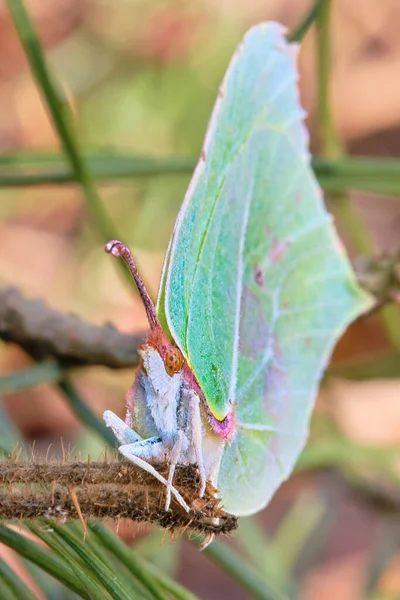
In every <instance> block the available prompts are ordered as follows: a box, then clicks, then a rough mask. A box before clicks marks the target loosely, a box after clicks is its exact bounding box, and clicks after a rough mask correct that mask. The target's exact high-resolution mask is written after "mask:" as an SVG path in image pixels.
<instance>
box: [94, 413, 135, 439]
mask: <svg viewBox="0 0 400 600" xmlns="http://www.w3.org/2000/svg"><path fill="white" fill-rule="evenodd" d="M103 419H104V422H105V424H106V426H107V427H110V428H111V429H112V431H113V434H114V435H115V437H116V438H117V440H118V441H119V443H120V444H134V443H135V442H139V441H140V440H142V439H143V438H142V437H140V435H139V434H138V433H136V431H134V429H131V428H130V427H129V426H128V425H127V424H126V423H125V422H124V421H123V420H122V419H120V418H119V417H117V415H115V414H114V413H113V412H112V411H111V410H106V411H105V412H104V413H103Z"/></svg>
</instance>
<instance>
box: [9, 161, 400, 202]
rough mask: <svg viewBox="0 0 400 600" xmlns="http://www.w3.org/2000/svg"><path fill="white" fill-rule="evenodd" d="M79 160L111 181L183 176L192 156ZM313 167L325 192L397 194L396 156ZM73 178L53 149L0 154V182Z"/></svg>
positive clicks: (35, 182) (399, 193)
mask: <svg viewBox="0 0 400 600" xmlns="http://www.w3.org/2000/svg"><path fill="white" fill-rule="evenodd" d="M85 162H86V163H87V164H88V167H89V169H90V171H91V172H92V174H93V176H95V177H96V179H98V180H101V181H113V180H116V179H125V178H128V179H131V178H140V177H157V176H167V175H184V176H187V175H189V174H190V173H191V172H192V171H193V169H194V167H195V165H196V160H195V158H190V157H170V158H152V157H147V156H138V155H135V154H126V153H119V152H111V153H108V152H104V153H102V152H98V151H97V152H86V153H85ZM312 166H313V168H314V172H315V174H316V176H317V177H318V179H319V182H320V184H321V185H322V187H323V188H324V189H325V190H326V191H328V192H342V191H345V190H348V189H356V190H360V191H365V192H370V193H381V194H388V195H397V196H400V160H399V159H382V158H366V157H348V156H342V157H340V158H333V159H332V158H328V157H322V156H316V157H314V158H313V160H312ZM74 181H75V177H74V174H73V173H72V172H71V170H70V169H69V168H68V164H67V163H66V161H65V159H64V158H63V157H62V156H61V155H59V154H45V153H39V154H21V155H14V154H6V155H2V156H1V155H0V187H25V186H36V185H56V184H57V185H59V184H70V183H73V182H74Z"/></svg>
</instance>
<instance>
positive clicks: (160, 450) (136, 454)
mask: <svg viewBox="0 0 400 600" xmlns="http://www.w3.org/2000/svg"><path fill="white" fill-rule="evenodd" d="M103 418H104V421H105V424H106V425H107V427H110V428H111V429H112V431H113V433H114V435H115V437H116V438H117V440H118V441H119V443H120V444H121V446H120V447H119V451H120V452H121V454H123V455H124V456H125V457H126V458H128V459H129V460H130V461H131V462H133V463H134V464H136V465H137V466H138V467H141V468H142V469H143V470H145V471H147V472H148V473H150V474H151V475H153V477H155V478H156V479H158V481H160V482H161V483H162V484H163V485H165V486H166V488H167V497H168V495H169V498H171V492H172V494H173V495H174V496H175V498H176V499H177V501H178V502H179V504H180V505H181V506H182V507H183V508H184V509H185V510H186V511H189V507H188V505H187V504H186V502H185V500H184V499H183V498H182V496H181V494H180V493H179V492H178V490H177V489H175V488H174V487H173V486H172V478H173V475H174V471H175V465H174V468H173V471H172V478H171V482H169V479H170V477H171V473H170V474H169V478H168V481H167V480H166V479H165V477H163V476H162V475H160V473H159V472H158V471H156V469H155V468H154V467H153V466H152V465H151V464H149V463H148V462H147V461H148V460H151V459H158V462H161V460H162V458H163V457H164V455H165V448H164V447H163V444H162V442H161V439H160V438H159V437H151V438H148V439H147V440H143V438H142V437H141V436H140V435H139V434H138V433H136V431H134V430H133V429H131V428H130V427H129V426H128V425H127V424H126V423H125V422H124V421H123V420H122V419H120V418H119V417H117V415H115V414H114V413H113V412H111V411H110V410H106V411H105V413H104V415H103ZM178 458H179V453H178ZM175 464H176V463H175Z"/></svg>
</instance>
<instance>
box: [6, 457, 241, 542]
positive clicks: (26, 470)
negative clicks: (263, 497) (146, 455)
mask: <svg viewBox="0 0 400 600" xmlns="http://www.w3.org/2000/svg"><path fill="white" fill-rule="evenodd" d="M164 471H165V472H164ZM160 472H161V473H162V474H163V475H164V476H165V475H167V476H168V466H166V468H163V469H162V470H160ZM174 485H175V487H176V488H177V489H178V490H179V492H180V493H181V494H182V495H183V496H184V497H185V499H186V501H187V502H188V504H189V506H190V507H191V510H190V512H189V513H186V512H185V511H184V510H183V509H182V508H181V507H180V505H179V504H177V503H176V502H172V504H171V509H170V510H169V511H165V510H164V503H165V488H164V486H162V485H161V484H160V483H159V482H158V480H156V479H155V478H154V477H153V476H152V475H150V474H148V473H146V472H145V471H143V469H140V468H138V467H136V466H134V465H132V464H129V463H122V462H119V461H111V462H96V463H89V462H88V463H83V462H59V463H57V462H49V463H37V462H35V463H19V462H14V461H5V462H2V463H1V469H0V520H10V519H20V518H23V519H24V518H26V519H33V518H39V517H52V518H56V519H61V520H66V519H78V518H80V515H79V514H78V511H77V506H76V502H78V505H79V508H80V512H81V514H82V517H83V518H84V519H86V518H90V517H97V518H105V517H108V518H112V519H118V518H129V519H132V520H134V521H139V522H150V523H157V524H158V525H160V526H161V527H164V528H167V529H169V530H178V531H179V530H183V529H189V530H192V531H193V530H194V531H199V532H204V533H213V534H220V533H229V532H230V531H233V530H234V529H236V527H237V519H236V517H234V516H233V515H230V514H228V513H225V512H224V511H223V509H222V508H221V507H220V506H219V504H220V501H219V500H218V499H217V498H216V497H215V490H214V489H213V488H212V486H211V484H210V483H208V484H207V489H206V493H205V495H204V497H203V498H201V499H199V497H198V491H199V486H200V484H199V480H198V474H197V470H196V469H195V468H193V467H191V466H190V467H186V466H182V465H178V466H177V468H176V473H175V478H174ZM71 490H73V491H74V494H73V496H72V495H71Z"/></svg>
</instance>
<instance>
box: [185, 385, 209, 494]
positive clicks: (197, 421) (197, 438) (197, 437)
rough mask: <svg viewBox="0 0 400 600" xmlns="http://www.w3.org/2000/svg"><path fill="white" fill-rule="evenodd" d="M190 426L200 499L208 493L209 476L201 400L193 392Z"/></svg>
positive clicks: (191, 395) (190, 401)
mask: <svg viewBox="0 0 400 600" xmlns="http://www.w3.org/2000/svg"><path fill="white" fill-rule="evenodd" d="M188 424H189V428H190V435H189V439H190V441H191V445H192V447H193V450H194V455H195V459H196V463H197V467H198V469H199V474H200V494H199V495H200V498H202V497H203V496H204V492H205V491H206V484H207V476H206V470H205V466H204V459H203V447H202V439H203V426H202V422H201V414H200V398H199V397H198V395H197V394H196V392H194V391H193V390H190V392H189V404H188Z"/></svg>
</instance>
